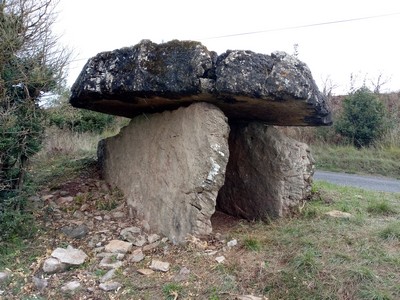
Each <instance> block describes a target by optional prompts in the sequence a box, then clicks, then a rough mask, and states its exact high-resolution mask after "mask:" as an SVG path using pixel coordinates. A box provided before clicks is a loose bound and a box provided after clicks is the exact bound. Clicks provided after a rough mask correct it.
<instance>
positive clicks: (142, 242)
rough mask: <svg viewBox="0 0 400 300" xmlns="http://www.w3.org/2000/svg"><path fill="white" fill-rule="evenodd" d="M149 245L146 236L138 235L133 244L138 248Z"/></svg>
mask: <svg viewBox="0 0 400 300" xmlns="http://www.w3.org/2000/svg"><path fill="white" fill-rule="evenodd" d="M146 243H147V239H146V237H145V236H144V235H138V236H137V237H136V238H134V239H133V240H132V244H134V245H135V246H136V247H142V246H143V245H145V244H146Z"/></svg>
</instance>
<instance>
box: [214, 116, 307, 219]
mask: <svg viewBox="0 0 400 300" xmlns="http://www.w3.org/2000/svg"><path fill="white" fill-rule="evenodd" d="M229 150H230V159H229V163H228V166H227V171H226V178H225V185H224V186H223V187H222V188H221V190H220V192H219V195H218V199H217V206H218V208H219V209H220V210H221V211H224V212H226V213H228V214H230V215H233V216H238V217H242V218H246V219H249V220H255V219H259V220H268V219H270V218H276V217H281V216H284V215H286V214H287V213H289V212H290V210H291V209H292V208H295V207H298V206H299V205H300V204H302V203H303V201H304V200H306V199H307V198H308V197H309V195H310V193H311V183H312V174H313V172H314V161H313V159H312V157H311V154H310V150H309V148H308V146H307V145H306V144H304V143H300V142H298V141H295V140H293V139H291V138H288V137H287V136H285V135H284V134H283V133H282V132H281V131H279V130H278V129H277V128H275V127H273V126H265V125H263V124H261V123H257V122H253V123H250V124H248V125H242V124H236V125H232V126H231V134H230V137H229Z"/></svg>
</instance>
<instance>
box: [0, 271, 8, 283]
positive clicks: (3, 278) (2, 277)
mask: <svg viewBox="0 0 400 300" xmlns="http://www.w3.org/2000/svg"><path fill="white" fill-rule="evenodd" d="M9 277H10V272H0V283H2V282H4V281H6V280H7V279H8V278H9Z"/></svg>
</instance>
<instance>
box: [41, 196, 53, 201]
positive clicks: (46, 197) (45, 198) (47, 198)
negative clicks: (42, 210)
mask: <svg viewBox="0 0 400 300" xmlns="http://www.w3.org/2000/svg"><path fill="white" fill-rule="evenodd" d="M52 198H54V195H51V194H50V195H44V196H42V199H43V201H47V200H50V199H52Z"/></svg>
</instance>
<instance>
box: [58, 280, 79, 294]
mask: <svg viewBox="0 0 400 300" xmlns="http://www.w3.org/2000/svg"><path fill="white" fill-rule="evenodd" d="M80 287H81V283H80V282H79V281H77V280H74V281H69V282H67V283H66V284H64V285H63V286H62V287H61V290H62V291H63V292H73V291H76V290H77V289H79V288H80Z"/></svg>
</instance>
